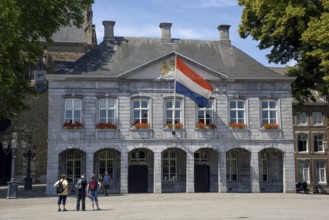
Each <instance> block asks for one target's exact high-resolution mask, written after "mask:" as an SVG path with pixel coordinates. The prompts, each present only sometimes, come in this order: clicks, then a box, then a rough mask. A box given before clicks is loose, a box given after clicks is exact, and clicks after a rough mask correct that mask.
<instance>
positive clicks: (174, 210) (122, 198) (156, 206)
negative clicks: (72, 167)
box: [0, 186, 329, 220]
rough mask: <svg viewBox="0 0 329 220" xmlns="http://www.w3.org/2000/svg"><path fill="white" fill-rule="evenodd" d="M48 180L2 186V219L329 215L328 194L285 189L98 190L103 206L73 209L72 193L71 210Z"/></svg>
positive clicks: (188, 219)
mask: <svg viewBox="0 0 329 220" xmlns="http://www.w3.org/2000/svg"><path fill="white" fill-rule="evenodd" d="M44 190H45V187H44V186H33V190H32V191H29V192H26V191H24V189H22V188H20V189H19V198H18V199H6V196H5V195H6V194H5V193H4V192H5V191H6V188H5V187H0V196H1V197H0V213H1V214H0V219H1V220H3V219H4V220H7V219H8V220H9V219H10V220H11V219H12V220H16V219H24V220H29V219H33V220H41V219H42V220H44V219H70V220H72V219H105V218H106V219H113V220H168V219H172V220H215V219H216V220H222V219H257V220H258V219H259V220H264V219H265V220H266V219H275V220H276V219H278V220H288V219H289V220H292V219H298V220H303V219H308V220H309V219H316V220H322V219H323V220H327V219H329V208H328V206H329V195H313V194H309V195H305V194H294V193H292V194H282V193H257V194H256V193H163V194H151V193H150V194H125V195H116V194H114V195H112V194H111V195H110V196H107V197H105V196H103V195H100V197H99V201H100V208H101V210H100V211H91V209H90V202H89V201H86V205H87V211H86V212H82V211H80V212H77V211H75V202H76V200H75V197H74V196H69V198H68V200H67V209H68V211H67V212H58V211H57V205H56V201H57V197H47V196H46V195H45V193H44Z"/></svg>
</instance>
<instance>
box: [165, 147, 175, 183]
mask: <svg viewBox="0 0 329 220" xmlns="http://www.w3.org/2000/svg"><path fill="white" fill-rule="evenodd" d="M162 181H164V182H172V181H177V154H176V152H174V151H165V152H163V154H162Z"/></svg>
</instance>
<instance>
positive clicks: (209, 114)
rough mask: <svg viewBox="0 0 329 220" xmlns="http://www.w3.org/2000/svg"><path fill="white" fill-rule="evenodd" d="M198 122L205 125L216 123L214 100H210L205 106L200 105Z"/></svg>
mask: <svg viewBox="0 0 329 220" xmlns="http://www.w3.org/2000/svg"><path fill="white" fill-rule="evenodd" d="M198 122H201V123H203V124H205V125H209V124H213V123H214V109H213V101H212V100H209V101H208V104H207V105H206V106H205V107H201V106H198Z"/></svg>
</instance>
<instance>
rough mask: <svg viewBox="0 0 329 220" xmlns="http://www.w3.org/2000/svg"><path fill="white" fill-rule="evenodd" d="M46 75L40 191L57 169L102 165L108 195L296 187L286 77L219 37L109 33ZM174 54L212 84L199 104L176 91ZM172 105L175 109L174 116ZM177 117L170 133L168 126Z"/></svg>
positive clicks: (70, 171) (74, 173) (71, 171)
mask: <svg viewBox="0 0 329 220" xmlns="http://www.w3.org/2000/svg"><path fill="white" fill-rule="evenodd" d="M103 24H104V27H105V35H104V40H103V42H102V43H101V44H99V45H97V46H96V47H94V48H93V49H91V50H90V51H89V52H88V53H86V54H85V55H83V56H82V57H81V58H80V59H78V60H77V61H76V62H74V63H73V64H72V65H69V66H64V65H63V66H62V67H63V68H62V69H61V70H59V71H57V72H56V73H55V74H47V75H46V77H47V80H48V86H49V87H48V89H49V90H48V92H49V104H48V107H49V108H48V152H47V153H48V158H47V193H48V194H54V193H55V192H54V189H53V187H52V185H53V183H54V182H55V181H56V180H57V178H58V176H59V175H60V174H61V173H66V174H67V175H68V179H69V182H70V183H71V185H72V189H73V185H74V184H73V183H74V181H76V179H77V178H78V177H79V176H80V175H81V174H86V175H87V177H88V178H89V177H90V175H91V174H92V173H95V174H96V175H97V176H98V177H99V178H101V176H102V175H103V174H104V172H105V171H108V172H109V174H110V175H111V177H112V178H113V180H114V183H113V185H112V187H111V192H112V193H136V192H150V193H165V192H220V193H224V192H295V159H294V139H293V138H294V134H293V117H292V97H291V83H292V82H293V80H294V79H293V78H289V77H286V76H282V75H280V74H278V73H276V72H274V71H272V70H270V69H268V68H266V67H265V66H263V65H261V64H260V63H258V62H257V61H255V60H254V59H252V58H251V57H250V56H248V55H247V54H245V53H244V52H242V51H241V50H239V49H238V48H236V47H234V46H233V45H231V41H230V39H229V25H219V26H218V30H219V36H220V37H219V40H217V41H203V40H185V39H176V38H172V37H171V24H170V23H161V24H160V28H161V37H160V38H158V39H154V38H133V37H120V36H115V35H114V25H115V22H114V21H104V22H103ZM175 56H179V57H180V59H181V60H182V61H183V62H184V63H185V64H186V65H188V66H189V67H190V68H191V69H193V70H194V71H195V72H197V73H198V74H199V75H201V76H202V77H203V78H205V79H206V80H207V81H208V82H209V83H210V84H211V85H212V87H213V88H214V92H213V94H212V95H211V99H210V102H209V103H208V105H207V106H206V107H200V106H198V105H196V104H195V103H194V102H193V101H192V100H191V99H189V98H188V97H186V96H183V95H179V94H176V97H174V73H175ZM173 112H174V114H173ZM173 121H174V123H175V126H176V128H175V135H173V133H172V127H171V125H172V123H173Z"/></svg>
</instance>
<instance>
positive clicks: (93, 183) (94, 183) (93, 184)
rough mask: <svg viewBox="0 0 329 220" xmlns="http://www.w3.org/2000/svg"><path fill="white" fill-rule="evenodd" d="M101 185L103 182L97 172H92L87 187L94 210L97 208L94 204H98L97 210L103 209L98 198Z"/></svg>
mask: <svg viewBox="0 0 329 220" xmlns="http://www.w3.org/2000/svg"><path fill="white" fill-rule="evenodd" d="M101 186H102V184H101V183H100V182H99V181H98V180H97V179H96V176H95V174H92V175H91V178H90V181H89V183H88V186H87V189H88V195H89V197H90V201H91V208H92V210H93V211H94V210H95V208H94V207H95V206H94V204H96V208H97V210H101V209H100V208H99V204H98V198H97V194H98V190H99V189H100V188H101Z"/></svg>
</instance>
